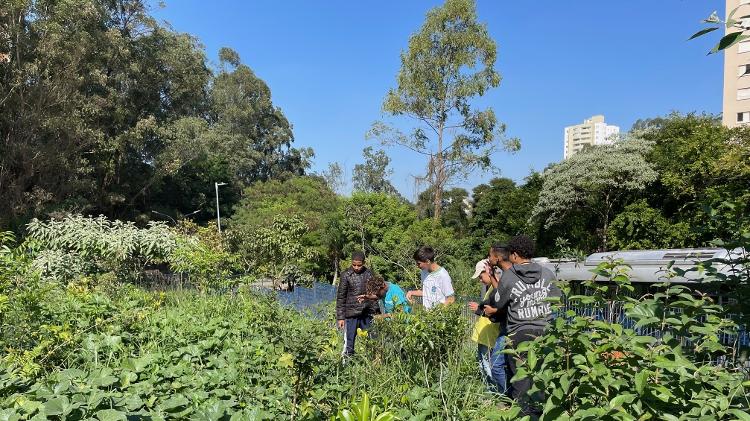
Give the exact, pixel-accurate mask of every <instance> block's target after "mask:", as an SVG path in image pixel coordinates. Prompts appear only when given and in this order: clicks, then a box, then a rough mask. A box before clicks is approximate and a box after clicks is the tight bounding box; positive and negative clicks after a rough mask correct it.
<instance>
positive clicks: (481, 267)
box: [471, 259, 490, 279]
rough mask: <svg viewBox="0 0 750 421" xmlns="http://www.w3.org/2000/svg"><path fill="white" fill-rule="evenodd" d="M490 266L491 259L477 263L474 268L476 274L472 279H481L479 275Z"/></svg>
mask: <svg viewBox="0 0 750 421" xmlns="http://www.w3.org/2000/svg"><path fill="white" fill-rule="evenodd" d="M489 265H490V261H489V259H482V260H480V261H478V262H477V264H476V266H475V267H474V274H473V275H471V279H476V278H479V275H481V274H482V272H484V271H485V268H486V267H487V266H489Z"/></svg>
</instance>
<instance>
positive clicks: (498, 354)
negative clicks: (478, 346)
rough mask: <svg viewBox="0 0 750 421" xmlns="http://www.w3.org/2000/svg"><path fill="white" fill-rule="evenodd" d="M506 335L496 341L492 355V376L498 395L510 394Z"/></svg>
mask: <svg viewBox="0 0 750 421" xmlns="http://www.w3.org/2000/svg"><path fill="white" fill-rule="evenodd" d="M503 349H505V335H500V336H498V337H497V340H496V341H495V346H494V347H493V348H492V353H491V354H490V363H491V366H490V367H491V368H490V373H491V375H492V384H493V385H494V386H495V387H496V389H495V391H496V392H498V393H503V394H507V393H508V374H507V368H508V364H507V363H506V362H505V354H503Z"/></svg>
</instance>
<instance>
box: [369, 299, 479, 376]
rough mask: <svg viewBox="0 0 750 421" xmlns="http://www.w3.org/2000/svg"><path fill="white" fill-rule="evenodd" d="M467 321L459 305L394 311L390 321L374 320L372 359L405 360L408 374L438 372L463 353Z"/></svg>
mask: <svg viewBox="0 0 750 421" xmlns="http://www.w3.org/2000/svg"><path fill="white" fill-rule="evenodd" d="M467 326H468V321H467V320H466V319H465V318H463V317H462V316H461V307H460V305H458V304H454V305H449V306H437V307H436V308H434V309H431V310H430V311H420V310H419V309H415V312H414V313H411V314H407V313H403V312H396V313H395V314H394V315H393V317H391V318H390V319H383V320H377V321H376V322H375V326H374V332H376V335H377V339H376V341H377V345H376V346H373V347H372V348H373V349H372V351H371V352H373V353H374V355H375V358H384V359H385V358H397V359H398V358H408V359H409V360H410V361H413V362H414V364H411V365H410V367H411V369H412V370H411V373H410V374H411V375H415V376H416V375H423V374H424V371H425V370H427V371H429V372H430V374H434V373H435V372H439V371H440V368H441V366H442V365H444V364H445V363H446V361H447V360H449V359H450V358H454V357H455V356H456V354H459V353H461V352H462V344H463V343H464V341H465V335H466V332H467V329H468V327H467Z"/></svg>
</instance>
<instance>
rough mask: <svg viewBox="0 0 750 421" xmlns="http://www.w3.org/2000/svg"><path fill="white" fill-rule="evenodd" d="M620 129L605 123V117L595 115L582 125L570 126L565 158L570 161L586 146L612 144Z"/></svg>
mask: <svg viewBox="0 0 750 421" xmlns="http://www.w3.org/2000/svg"><path fill="white" fill-rule="evenodd" d="M618 134H620V128H619V127H618V126H613V125H610V124H607V123H605V122H604V116H603V115H595V116H593V117H591V118H588V119H586V120H584V121H583V123H582V124H577V125H575V126H568V127H566V128H565V133H564V139H565V140H564V146H563V158H565V159H568V158H570V157H571V156H573V155H574V154H576V153H577V152H580V151H581V150H582V149H583V148H584V147H586V146H594V145H606V144H611V143H612V142H614V140H615V139H616V138H617V135H618Z"/></svg>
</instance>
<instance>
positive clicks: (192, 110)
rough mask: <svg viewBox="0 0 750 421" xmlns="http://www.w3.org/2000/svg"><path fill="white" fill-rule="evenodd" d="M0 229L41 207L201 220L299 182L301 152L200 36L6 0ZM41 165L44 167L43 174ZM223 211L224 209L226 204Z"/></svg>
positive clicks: (266, 100) (133, 14) (95, 9)
mask: <svg viewBox="0 0 750 421" xmlns="http://www.w3.org/2000/svg"><path fill="white" fill-rule="evenodd" d="M0 9H1V10H2V11H1V12H0V28H1V29H0V51H2V52H3V53H6V52H7V53H9V54H8V56H9V62H8V63H3V65H2V66H1V67H0V87H2V89H1V90H2V91H3V93H4V94H3V97H2V99H1V100H0V137H1V138H2V139H3V142H2V144H0V196H2V197H3V199H4V200H3V201H2V203H0V225H2V226H9V225H10V226H13V227H19V226H22V225H23V224H24V223H25V222H27V221H28V220H30V219H31V218H32V217H35V216H38V217H46V216H47V215H49V214H50V213H51V212H79V213H91V214H99V213H101V214H104V215H106V216H109V217H113V218H118V219H122V218H126V219H131V220H132V219H139V220H140V221H145V220H148V219H150V218H151V216H152V215H151V210H159V211H161V212H164V213H167V214H170V215H174V216H175V217H176V216H179V215H184V214H187V213H189V212H192V211H194V210H196V209H200V210H203V212H202V213H201V214H199V215H198V218H201V219H203V220H207V219H209V218H210V217H211V214H212V212H213V209H214V208H213V207H212V206H211V199H212V194H211V193H212V187H213V183H214V182H215V181H225V182H231V183H232V184H231V186H230V189H228V190H227V191H225V195H224V197H223V199H224V203H225V204H231V203H233V202H236V200H237V199H238V197H237V194H238V193H239V192H240V191H241V190H242V187H243V186H245V185H247V184H249V183H251V182H254V181H256V180H265V179H269V178H277V177H285V176H287V175H288V174H300V173H301V172H302V171H303V170H304V169H305V168H306V167H307V166H308V162H307V159H308V158H309V156H310V153H311V151H308V150H297V149H294V148H292V147H291V142H292V141H293V139H294V138H293V135H292V132H291V125H290V124H289V122H288V121H287V120H286V119H285V118H284V116H283V114H282V112H281V111H280V110H279V109H278V108H277V107H275V106H274V105H273V104H272V102H271V94H270V90H269V89H268V87H267V86H266V84H265V83H264V82H263V81H261V80H260V79H259V78H257V77H256V76H255V75H254V74H253V72H252V71H251V70H250V68H249V67H248V66H246V65H244V64H241V63H240V62H239V57H238V56H237V55H236V53H233V52H232V51H231V50H225V51H223V53H222V57H220V59H221V63H222V65H221V68H220V69H211V68H209V66H208V60H207V58H206V56H205V53H204V51H203V47H202V46H201V45H200V43H199V42H198V40H196V39H195V38H194V37H192V36H190V35H188V34H182V33H178V32H175V31H174V30H172V29H171V28H170V27H168V26H166V25H163V24H160V23H158V22H157V21H156V19H154V18H152V17H151V16H150V15H149V11H148V8H147V7H146V5H145V2H143V1H142V0H113V1H102V0H65V1H46V0H10V1H4V2H3V6H2V7H1V8H0ZM40 168H42V169H44V170H43V171H40V170H39V169H40ZM228 208H229V207H228Z"/></svg>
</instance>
